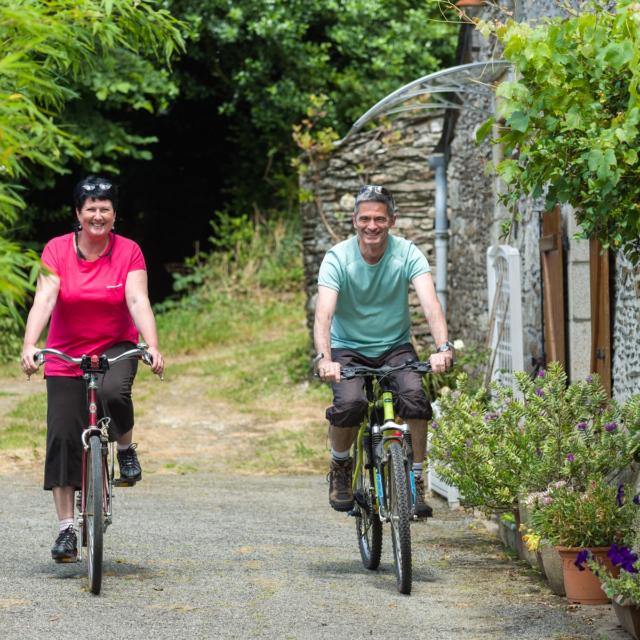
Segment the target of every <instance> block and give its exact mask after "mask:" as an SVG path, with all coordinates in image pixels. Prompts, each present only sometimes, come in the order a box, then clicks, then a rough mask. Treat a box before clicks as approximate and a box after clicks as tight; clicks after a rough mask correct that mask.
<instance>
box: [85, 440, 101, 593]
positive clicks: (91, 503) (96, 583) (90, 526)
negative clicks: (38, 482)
mask: <svg viewBox="0 0 640 640" xmlns="http://www.w3.org/2000/svg"><path fill="white" fill-rule="evenodd" d="M103 472H104V467H103V460H102V442H101V441H100V438H99V437H98V436H91V437H90V438H89V450H88V451H87V469H86V479H85V487H86V491H87V493H86V514H85V531H86V537H87V572H88V574H89V587H90V589H91V593H95V594H96V595H97V594H99V593H100V587H101V585H102V540H103V533H104V513H103V511H104V509H103V505H104V502H103V492H104V477H103Z"/></svg>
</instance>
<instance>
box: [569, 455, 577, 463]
mask: <svg viewBox="0 0 640 640" xmlns="http://www.w3.org/2000/svg"><path fill="white" fill-rule="evenodd" d="M575 459H576V458H575V456H574V455H573V453H567V460H568V461H569V462H573V461H574V460H575Z"/></svg>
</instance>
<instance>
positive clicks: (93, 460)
mask: <svg viewBox="0 0 640 640" xmlns="http://www.w3.org/2000/svg"><path fill="white" fill-rule="evenodd" d="M45 356H54V357H56V358H60V359H61V360H64V361H65V362H69V363H72V364H77V365H79V366H80V370H81V371H82V377H83V378H84V380H85V383H86V390H87V407H88V424H87V428H86V429H85V430H84V431H83V432H82V434H81V438H82V488H81V490H80V491H79V492H78V493H77V495H76V529H77V530H78V532H79V534H80V535H79V536H78V537H79V540H80V544H79V549H78V561H82V548H83V547H86V548H87V575H88V577H89V587H90V589H91V593H94V594H95V595H98V594H99V593H100V588H101V585H102V559H103V537H104V532H105V531H106V529H107V527H108V526H109V525H110V524H111V523H112V521H113V487H114V485H116V486H123V485H127V484H131V483H128V482H126V481H120V482H119V481H116V480H115V479H114V478H115V476H114V466H115V457H116V456H115V446H114V443H113V442H109V423H110V421H111V418H110V417H109V416H103V417H102V418H100V419H98V376H99V375H104V374H105V373H106V372H107V371H108V370H109V368H110V366H112V365H114V364H115V363H116V362H120V361H121V360H126V359H128V358H138V359H140V360H142V361H143V362H144V363H145V364H148V365H150V364H151V356H150V355H149V352H148V351H147V350H146V345H145V344H139V345H138V346H136V347H135V348H134V349H129V350H128V351H125V352H124V353H121V354H120V355H117V356H114V357H113V358H108V357H107V356H106V355H105V354H103V355H101V356H97V355H92V356H87V355H83V356H81V357H79V358H74V357H72V356H69V355H67V354H66V353H63V352H62V351H58V350H57V349H41V350H40V351H38V353H37V354H36V357H35V359H36V362H37V364H38V365H41V364H42V363H43V362H45ZM134 484H135V483H134Z"/></svg>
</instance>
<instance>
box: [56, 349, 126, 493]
mask: <svg viewBox="0 0 640 640" xmlns="http://www.w3.org/2000/svg"><path fill="white" fill-rule="evenodd" d="M134 347H135V345H134V344H133V343H131V342H121V343H119V344H117V345H114V346H113V347H111V348H110V349H107V351H106V352H105V353H106V354H107V355H108V356H109V357H113V356H116V355H118V354H120V353H124V352H125V351H127V349H132V348H134ZM137 371H138V360H137V359H133V358H132V359H127V360H123V361H121V362H118V363H117V364H115V365H113V367H112V368H110V369H109V371H107V373H106V374H104V376H102V375H100V376H99V380H98V416H99V417H102V416H105V415H107V416H110V417H111V422H110V425H109V436H110V438H111V439H112V440H116V439H117V438H119V437H120V436H122V435H123V434H125V433H127V431H130V430H131V429H132V428H133V423H134V420H133V402H132V400H131V388H132V386H133V380H134V378H135V376H136V372H137ZM88 424H89V411H88V407H87V389H86V382H85V381H84V379H83V378H82V377H74V378H70V377H65V376H51V377H48V378H47V453H46V458H45V463H44V488H45V489H47V490H50V489H52V488H53V487H74V488H75V489H80V488H81V486H82V441H81V436H82V432H83V431H84V430H85V429H86V428H87V426H88Z"/></svg>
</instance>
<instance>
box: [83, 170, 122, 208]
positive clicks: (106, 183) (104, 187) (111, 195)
mask: <svg viewBox="0 0 640 640" xmlns="http://www.w3.org/2000/svg"><path fill="white" fill-rule="evenodd" d="M87 198H93V199H94V200H111V204H112V206H113V209H114V211H115V210H116V209H117V208H118V187H117V185H116V184H115V183H114V182H113V180H109V178H103V177H102V176H87V177H86V178H83V179H82V180H80V182H78V184H76V186H75V187H74V188H73V204H74V206H75V208H76V209H82V207H83V205H84V203H85V202H86V200H87Z"/></svg>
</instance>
